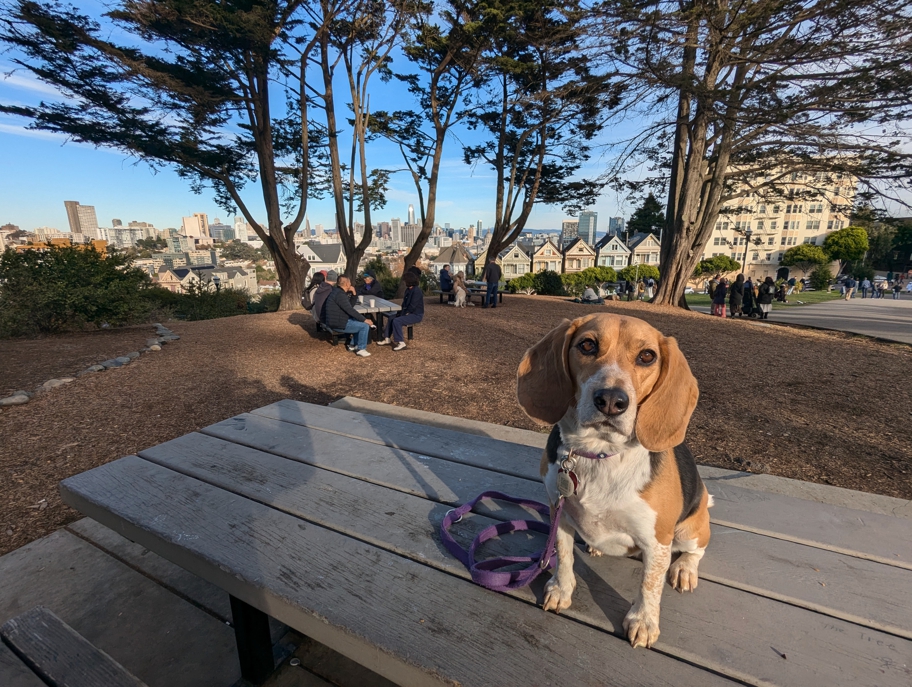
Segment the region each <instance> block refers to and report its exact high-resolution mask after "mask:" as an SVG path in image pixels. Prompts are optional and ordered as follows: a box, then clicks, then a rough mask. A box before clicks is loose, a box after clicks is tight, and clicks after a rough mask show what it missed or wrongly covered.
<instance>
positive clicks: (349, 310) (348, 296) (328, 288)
mask: <svg viewBox="0 0 912 687" xmlns="http://www.w3.org/2000/svg"><path fill="white" fill-rule="evenodd" d="M420 276H421V270H420V269H418V268H417V267H410V268H409V269H408V270H407V271H406V272H405V274H404V275H402V281H403V282H404V284H405V295H404V296H403V299H402V305H401V306H400V308H399V311H398V312H396V313H395V314H392V315H390V317H389V318H388V319H387V321H386V325H385V328H384V338H383V339H381V340H380V341H377V345H378V346H389V345H392V347H393V350H394V351H401V350H403V349H404V348H406V347H407V344H406V343H405V336H404V331H403V330H404V329H405V328H406V327H408V326H410V325H414V324H418V323H419V322H421V320H422V319H423V318H424V292H423V291H422V290H421V286H420V285H419V283H420ZM383 297H384V293H383V285H382V284H381V283H380V280H379V279H377V276H376V275H375V274H374V273H373V272H371V271H370V270H368V271H366V272H364V273H363V274H362V275H361V284H360V286H359V287H358V288H357V289H355V287H354V285H353V284H352V283H351V280H350V279H349V278H348V277H346V276H345V275H344V274H342V275H340V274H337V273H336V272H335V271H334V270H329V271H325V270H323V271H320V272H317V273H315V274H314V275H313V277H311V280H310V284H309V285H308V286H307V288H306V289H305V291H304V294H303V296H302V298H301V301H302V303H303V305H304V308H305V309H307V310H310V312H311V315H313V318H314V320H316V322H317V327H318V328H325V329H327V330H330V331H334V332H337V333H341V334H345V335H347V340H348V343H347V344H346V347H347V348H348V350H349V351H351V352H352V353H354V354H355V355H358V356H360V357H362V358H367V357H369V356H370V352H369V351H368V350H367V342H368V340H369V338H370V332H371V330H372V329H376V328H377V322H376V321H375V316H374V315H373V314H371V313H367V314H362V313H360V312H358V311H357V309H356V308H355V306H356V305H357V304H358V303H359V302H361V303H363V302H365V301H367V302H369V301H370V299H382V298H383Z"/></svg>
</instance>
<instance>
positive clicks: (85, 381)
mask: <svg viewBox="0 0 912 687" xmlns="http://www.w3.org/2000/svg"><path fill="white" fill-rule="evenodd" d="M604 309H606V310H608V311H611V312H618V313H624V314H630V315H635V316H638V317H642V318H643V319H644V320H646V321H648V322H649V323H650V324H652V325H653V326H655V327H657V328H658V329H659V330H661V331H662V332H664V333H665V334H669V335H673V336H675V337H677V338H678V341H679V343H680V346H681V349H682V350H683V351H684V354H685V355H686V356H687V358H688V360H689V362H690V365H691V368H692V369H693V372H694V374H695V375H696V377H697V379H698V380H699V383H700V403H699V405H698V406H697V410H696V412H695V414H694V417H693V420H692V422H691V424H690V429H689V431H688V442H689V444H690V445H691V448H692V449H693V451H694V454H695V455H696V456H697V459H698V461H699V462H701V463H704V464H707V465H715V466H718V467H723V468H730V469H736V470H737V469H740V470H751V471H762V472H769V473H772V474H776V475H782V476H784V477H792V478H796V479H802V480H808V481H813V482H821V483H825V484H832V485H837V486H841V487H847V488H851V489H859V490H862V491H868V492H874V493H879V494H886V495H889V496H896V497H900V498H905V499H910V498H912V443H910V440H909V433H908V427H909V425H910V423H912V398H910V386H909V384H908V380H910V379H912V348H910V347H908V346H902V345H890V344H885V343H878V342H874V341H871V340H867V339H863V338H851V337H847V336H844V335H840V334H833V333H826V332H816V331H808V330H797V329H788V328H782V327H760V326H757V325H756V324H750V323H748V322H740V321H725V320H721V319H719V318H710V317H707V316H705V315H701V314H698V313H688V312H683V311H680V310H677V309H673V308H664V307H657V306H653V305H649V304H642V303H618V304H610V305H608V306H605V308H604ZM591 312H593V309H592V307H591V306H584V305H577V304H574V303H568V302H566V301H565V300H563V299H557V298H544V297H523V296H508V297H507V298H506V299H505V303H504V306H503V307H501V308H498V309H497V312H494V311H493V310H483V309H481V308H467V309H465V310H459V311H457V310H456V309H455V308H450V307H446V306H440V305H438V304H437V303H436V301H435V300H431V299H429V302H428V307H427V314H426V316H425V321H424V322H423V323H422V324H420V325H418V326H417V327H416V328H415V332H416V339H415V341H414V342H412V343H411V344H410V345H409V347H408V349H406V350H405V351H402V352H399V353H394V352H393V351H391V350H390V349H389V348H388V347H382V348H381V347H377V346H373V345H372V346H371V347H370V351H371V352H372V353H373V355H372V357H370V358H364V359H361V358H358V357H356V356H354V355H352V354H351V353H348V352H347V351H346V350H345V348H344V347H342V346H337V347H332V346H330V345H329V344H328V343H327V342H326V341H325V340H324V338H322V337H318V336H317V335H316V334H315V332H314V328H313V323H312V320H311V318H310V315H309V313H303V312H298V313H291V314H289V313H271V314H266V315H248V316H241V317H233V318H226V319H221V320H210V321H205V322H172V323H167V326H169V327H170V328H172V329H173V330H174V331H175V333H177V334H180V335H181V337H182V338H181V340H180V341H177V342H174V343H171V344H168V345H167V346H165V347H164V349H163V350H162V351H161V352H158V353H149V354H145V355H143V356H142V357H141V358H140V359H138V360H136V361H134V362H133V363H131V364H130V365H128V366H126V367H124V368H120V369H115V370H111V371H108V372H104V373H99V374H95V375H88V376H84V377H81V378H79V379H78V380H76V381H75V382H73V383H72V384H69V385H67V386H64V387H61V388H58V389H55V390H53V391H50V392H48V393H46V394H43V395H41V396H39V397H36V398H35V399H34V400H32V402H30V403H28V404H27V405H23V406H15V407H12V408H7V409H4V410H2V411H0V437H2V441H0V490H2V494H3V499H2V503H0V554H2V553H5V552H7V551H10V550H12V549H14V548H17V547H19V546H22V545H23V544H25V543H27V542H29V541H31V540H33V539H36V538H38V537H41V536H44V535H45V534H48V533H50V532H52V531H54V530H55V529H57V528H59V527H61V526H63V525H65V524H67V523H69V522H71V521H73V520H75V519H77V518H78V517H79V515H78V514H77V513H76V512H75V511H73V510H71V509H69V508H67V507H66V506H64V505H63V504H62V503H61V501H60V499H59V497H58V495H57V483H58V482H59V481H60V480H61V479H63V478H65V477H67V476H69V475H73V474H75V473H79V472H82V471H84V470H88V469H90V468H92V467H95V466H97V465H101V464H103V463H105V462H108V461H111V460H115V459H117V458H119V457H121V456H124V455H128V454H130V453H134V452H136V451H139V450H141V449H143V448H147V447H149V446H153V445H155V444H159V443H161V442H164V441H167V440H169V439H173V438H174V437H177V436H180V435H183V434H186V433H188V432H191V431H194V430H196V429H199V428H201V427H204V426H206V425H209V424H212V423H214V422H218V421H220V420H223V419H225V418H227V417H230V416H232V415H235V414H238V413H242V412H246V411H249V410H251V409H253V408H257V407H260V406H263V405H267V404H269V403H272V402H275V401H277V400H279V399H283V398H292V399H297V400H301V401H307V402H311V403H322V404H325V403H328V402H331V401H333V400H335V399H338V398H340V397H342V396H346V395H351V396H359V397H361V398H365V399H371V400H374V401H380V402H384V403H392V404H395V405H399V406H404V407H410V408H419V409H423V410H431V411H435V412H440V413H445V414H448V415H455V416H460V417H465V418H470V419H474V420H483V421H486V422H494V423H498V424H503V425H510V426H513V427H521V428H527V429H534V428H535V426H534V424H533V423H532V422H531V421H530V420H529V419H528V418H526V416H525V415H524V414H523V413H522V411H521V410H520V408H519V407H518V405H517V403H516V399H515V375H516V367H517V364H518V363H519V360H520V358H521V357H522V354H523V352H524V351H525V349H526V348H527V347H528V346H530V345H532V344H533V343H535V342H536V341H538V340H539V339H540V338H541V337H542V336H543V335H544V334H545V333H546V332H547V331H549V330H550V329H551V328H552V327H553V326H555V325H556V324H557V323H559V322H560V321H561V319H562V318H565V317H577V316H580V315H584V314H588V313H591ZM151 335H152V328H151V327H141V328H134V329H129V330H123V331H119V332H103V333H99V334H97V335H78V336H66V337H60V338H48V339H43V340H39V341H31V342H3V343H0V356H2V358H0V359H2V361H3V362H2V366H0V388H3V389H9V390H16V389H18V388H27V389H29V388H33V387H34V386H35V385H37V384H40V383H41V382H43V381H44V380H45V379H48V378H50V377H52V376H62V375H66V374H72V373H75V372H77V371H78V370H80V369H82V368H84V367H85V366H86V365H87V364H91V363H92V362H96V361H97V360H99V359H102V358H108V357H111V356H114V355H123V354H124V353H127V352H129V351H132V350H136V349H137V348H139V347H141V344H142V343H143V341H144V340H145V339H146V338H147V337H148V336H151ZM67 361H69V362H67Z"/></svg>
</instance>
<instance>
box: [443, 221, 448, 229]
mask: <svg viewBox="0 0 912 687" xmlns="http://www.w3.org/2000/svg"><path fill="white" fill-rule="evenodd" d="M443 228H444V229H446V230H447V231H449V230H450V223H449V222H444V223H443Z"/></svg>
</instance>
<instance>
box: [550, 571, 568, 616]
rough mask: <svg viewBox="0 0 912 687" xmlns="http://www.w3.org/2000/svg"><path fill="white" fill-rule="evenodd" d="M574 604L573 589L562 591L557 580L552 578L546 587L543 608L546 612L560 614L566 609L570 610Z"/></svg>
mask: <svg viewBox="0 0 912 687" xmlns="http://www.w3.org/2000/svg"><path fill="white" fill-rule="evenodd" d="M572 602H573V589H569V590H566V589H561V586H560V585H559V584H558V583H557V578H556V577H552V578H551V579H550V580H549V581H548V584H546V585H545V601H544V603H543V604H542V608H543V609H544V610H546V611H554V612H555V613H560V612H561V611H562V610H564V609H565V608H570V604H571V603H572Z"/></svg>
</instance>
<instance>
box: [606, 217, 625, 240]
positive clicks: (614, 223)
mask: <svg viewBox="0 0 912 687" xmlns="http://www.w3.org/2000/svg"><path fill="white" fill-rule="evenodd" d="M624 226H625V224H624V218H623V217H609V218H608V233H609V234H611V235H612V236H620V235H621V234H623V233H624Z"/></svg>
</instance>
